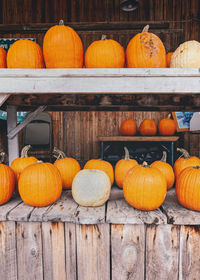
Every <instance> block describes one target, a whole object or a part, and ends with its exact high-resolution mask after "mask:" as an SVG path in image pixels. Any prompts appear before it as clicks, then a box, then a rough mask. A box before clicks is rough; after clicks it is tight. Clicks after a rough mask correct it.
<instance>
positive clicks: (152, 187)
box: [123, 163, 167, 211]
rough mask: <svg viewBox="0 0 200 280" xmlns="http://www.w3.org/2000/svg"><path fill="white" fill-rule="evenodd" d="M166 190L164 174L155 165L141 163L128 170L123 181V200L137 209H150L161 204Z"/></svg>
mask: <svg viewBox="0 0 200 280" xmlns="http://www.w3.org/2000/svg"><path fill="white" fill-rule="evenodd" d="M166 192H167V182H166V179H165V177H164V175H163V174H162V173H161V172H160V170H158V169H157V168H155V167H151V166H149V165H147V163H143V164H142V165H136V166H135V167H133V168H132V169H131V170H129V172H128V174H127V176H126V178H125V180H124V183H123V193H124V198H125V200H126V201H127V202H128V203H129V204H130V205H131V206H133V207H135V208H136V209H139V210H144V211H150V210H154V209H156V208H158V207H160V206H161V205H162V203H163V202H164V199H165V196H166Z"/></svg>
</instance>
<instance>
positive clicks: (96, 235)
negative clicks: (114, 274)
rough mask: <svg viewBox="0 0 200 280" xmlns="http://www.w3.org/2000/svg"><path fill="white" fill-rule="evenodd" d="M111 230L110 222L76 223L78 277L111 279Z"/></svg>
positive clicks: (100, 279) (84, 279)
mask: <svg viewBox="0 0 200 280" xmlns="http://www.w3.org/2000/svg"><path fill="white" fill-rule="evenodd" d="M109 232H110V227H109V224H99V225H78V224H77V225H76V236H77V275H78V279H81V280H102V279H103V280H110V234H109Z"/></svg>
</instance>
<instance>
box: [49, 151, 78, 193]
mask: <svg viewBox="0 0 200 280" xmlns="http://www.w3.org/2000/svg"><path fill="white" fill-rule="evenodd" d="M54 154H57V155H58V159H57V160H56V161H55V162H54V165H55V166H56V167H57V168H58V170H59V172H60V175H61V178H62V186H63V188H64V189H71V188H72V182H73V179H74V177H75V175H76V174H77V173H78V172H79V171H80V170H81V167H80V164H79V163H78V161H77V160H76V159H74V158H71V157H66V155H65V153H63V152H62V151H60V150H58V149H57V148H54Z"/></svg>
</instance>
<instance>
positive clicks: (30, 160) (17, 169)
mask: <svg viewBox="0 0 200 280" xmlns="http://www.w3.org/2000/svg"><path fill="white" fill-rule="evenodd" d="M30 148H31V146H30V145H27V146H25V147H24V148H23V149H22V151H21V157H20V158H16V159H14V160H13V161H12V163H11V168H12V170H13V171H14V173H15V177H16V183H17V181H18V180H19V176H20V174H21V172H22V171H23V170H24V168H26V167H27V166H29V165H31V164H35V163H36V162H37V161H38V160H37V158H35V157H29V156H28V151H29V149H30Z"/></svg>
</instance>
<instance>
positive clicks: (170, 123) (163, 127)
mask: <svg viewBox="0 0 200 280" xmlns="http://www.w3.org/2000/svg"><path fill="white" fill-rule="evenodd" d="M158 131H159V134H160V135H164V136H172V135H174V134H175V132H176V123H175V121H174V120H172V119H171V114H169V115H168V116H167V118H164V119H162V120H160V121H159V123H158Z"/></svg>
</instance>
